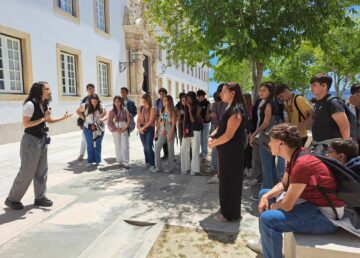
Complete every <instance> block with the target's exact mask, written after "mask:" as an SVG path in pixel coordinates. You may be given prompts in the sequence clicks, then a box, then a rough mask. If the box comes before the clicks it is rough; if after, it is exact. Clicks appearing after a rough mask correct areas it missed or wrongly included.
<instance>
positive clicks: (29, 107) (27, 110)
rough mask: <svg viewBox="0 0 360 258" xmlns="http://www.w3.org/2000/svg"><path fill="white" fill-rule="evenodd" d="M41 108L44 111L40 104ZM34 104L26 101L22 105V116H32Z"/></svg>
mask: <svg viewBox="0 0 360 258" xmlns="http://www.w3.org/2000/svg"><path fill="white" fill-rule="evenodd" d="M40 108H41V110H42V111H43V112H44V109H43V106H42V105H40ZM34 110H35V107H34V104H33V103H32V102H31V101H28V102H26V103H25V105H24V106H23V116H27V117H32V116H33V114H34Z"/></svg>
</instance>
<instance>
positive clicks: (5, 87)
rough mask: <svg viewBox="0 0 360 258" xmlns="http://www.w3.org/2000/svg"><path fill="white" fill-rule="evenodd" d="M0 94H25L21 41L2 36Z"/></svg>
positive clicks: (0, 41) (0, 48) (0, 38)
mask: <svg viewBox="0 0 360 258" xmlns="http://www.w3.org/2000/svg"><path fill="white" fill-rule="evenodd" d="M0 92H4V93H23V92H24V90H23V74H22V60H21V44H20V40H19V39H16V38H11V37H7V36H5V35H2V34H0Z"/></svg>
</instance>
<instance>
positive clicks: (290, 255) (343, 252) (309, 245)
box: [284, 229, 360, 258]
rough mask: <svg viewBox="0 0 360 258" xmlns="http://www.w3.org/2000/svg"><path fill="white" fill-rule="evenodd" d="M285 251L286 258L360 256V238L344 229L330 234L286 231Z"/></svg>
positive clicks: (346, 257)
mask: <svg viewBox="0 0 360 258" xmlns="http://www.w3.org/2000/svg"><path fill="white" fill-rule="evenodd" d="M284 252H285V258H303V257H306V258H318V257H324V258H325V257H326V258H340V257H341V258H359V257H360V239H359V238H358V237H356V236H355V235H353V234H351V233H349V232H346V231H345V230H342V229H339V230H338V231H337V232H336V233H334V234H328V235H305V234H297V233H296V234H293V233H286V234H285V238H284Z"/></svg>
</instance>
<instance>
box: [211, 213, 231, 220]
mask: <svg viewBox="0 0 360 258" xmlns="http://www.w3.org/2000/svg"><path fill="white" fill-rule="evenodd" d="M213 219H214V220H216V221H219V222H229V221H228V220H227V219H226V218H225V217H224V216H223V215H222V214H221V213H218V214H216V215H215V216H214V217H213Z"/></svg>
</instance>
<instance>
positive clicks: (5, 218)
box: [0, 205, 50, 225]
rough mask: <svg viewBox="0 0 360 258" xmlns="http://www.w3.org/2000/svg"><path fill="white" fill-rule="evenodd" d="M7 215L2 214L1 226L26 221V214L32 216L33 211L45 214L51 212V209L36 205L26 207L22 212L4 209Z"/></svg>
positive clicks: (0, 217) (0, 216) (0, 218)
mask: <svg viewBox="0 0 360 258" xmlns="http://www.w3.org/2000/svg"><path fill="white" fill-rule="evenodd" d="M3 210H4V211H5V213H3V214H0V225H3V224H6V223H9V222H12V221H15V220H23V219H26V218H25V217H24V216H25V215H26V214H31V213H32V210H42V211H44V212H49V211H50V209H47V208H41V207H39V206H35V205H26V206H25V207H24V209H22V210H12V209H10V208H3Z"/></svg>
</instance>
